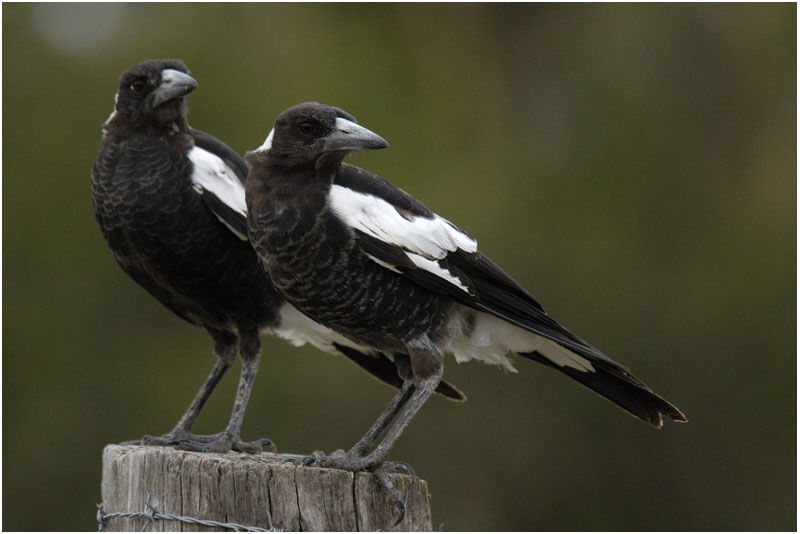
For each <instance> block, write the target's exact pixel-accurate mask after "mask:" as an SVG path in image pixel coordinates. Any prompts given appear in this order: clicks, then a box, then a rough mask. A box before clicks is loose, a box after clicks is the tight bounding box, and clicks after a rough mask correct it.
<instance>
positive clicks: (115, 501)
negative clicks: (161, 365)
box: [101, 445, 432, 532]
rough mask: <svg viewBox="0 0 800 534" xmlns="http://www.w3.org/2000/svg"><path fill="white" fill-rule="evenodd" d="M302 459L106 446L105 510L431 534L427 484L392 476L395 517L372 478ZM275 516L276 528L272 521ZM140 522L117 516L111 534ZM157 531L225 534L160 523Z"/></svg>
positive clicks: (291, 526) (110, 526)
mask: <svg viewBox="0 0 800 534" xmlns="http://www.w3.org/2000/svg"><path fill="white" fill-rule="evenodd" d="M300 458H302V456H299V455H295V454H272V453H266V452H265V453H261V454H258V455H248V454H242V453H236V452H230V453H225V454H216V453H199V452H188V451H179V450H175V449H171V448H167V447H144V446H138V445H107V446H106V448H105V449H104V450H103V475H102V485H101V490H102V499H103V510H104V511H105V512H106V513H112V512H142V511H143V510H144V508H145V503H146V502H147V499H148V497H149V504H150V506H151V507H152V508H153V509H154V510H157V511H158V512H161V513H166V514H174V515H180V516H188V517H194V518H198V519H208V520H213V521H220V522H224V523H238V524H241V525H245V526H252V527H261V528H270V527H271V526H272V527H274V528H276V529H280V530H290V531H331V530H333V531H356V530H359V531H364V530H368V531H375V530H396V531H430V530H432V528H431V513H430V502H429V496H428V485H427V483H426V482H425V481H424V480H419V479H418V480H416V481H415V480H414V479H412V477H410V476H408V475H405V474H392V475H390V476H391V480H392V483H393V484H394V486H395V488H397V490H398V491H399V492H400V494H401V495H402V496H403V500H404V501H405V505H406V514H405V518H404V519H403V521H402V522H401V523H400V524H399V525H397V526H396V527H392V525H393V523H394V522H395V519H396V518H397V507H396V506H395V502H394V499H393V498H392V496H391V495H390V494H389V492H387V491H386V490H385V489H384V488H383V487H382V486H381V485H380V482H379V481H378V480H377V478H376V477H375V476H374V475H372V474H371V473H352V472H349V471H342V470H338V469H325V468H320V467H303V466H298V465H295V464H291V463H287V460H298V459H300ZM267 511H269V514H270V515H271V516H272V525H270V523H269V515H268V514H267ZM143 526H144V520H143V519H141V518H137V519H129V518H113V519H111V520H110V521H109V522H108V524H107V525H106V526H105V530H108V531H138V530H141V529H142V527H143ZM147 530H155V531H181V530H186V531H194V532H197V531H206V532H212V531H224V530H225V529H221V528H214V527H206V526H201V525H192V524H186V523H182V522H180V521H170V520H159V521H155V522H153V523H151V524H150V525H148V526H147Z"/></svg>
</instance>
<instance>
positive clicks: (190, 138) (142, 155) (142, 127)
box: [92, 60, 463, 452]
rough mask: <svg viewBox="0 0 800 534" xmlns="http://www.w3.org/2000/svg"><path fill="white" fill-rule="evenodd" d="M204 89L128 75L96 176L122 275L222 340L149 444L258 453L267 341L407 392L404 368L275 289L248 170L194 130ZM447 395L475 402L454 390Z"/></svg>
mask: <svg viewBox="0 0 800 534" xmlns="http://www.w3.org/2000/svg"><path fill="white" fill-rule="evenodd" d="M196 87H197V82H196V81H195V80H194V78H192V77H191V76H190V75H189V71H188V69H187V68H186V65H184V64H183V62H182V61H180V60H150V61H145V62H143V63H140V64H138V65H135V66H134V67H132V68H130V69H128V70H126V71H125V72H124V73H123V74H122V76H121V78H120V83H119V91H118V93H117V95H116V102H115V106H114V111H113V113H112V114H111V116H110V117H109V118H108V120H107V121H106V123H105V124H104V125H103V137H102V141H101V143H100V148H99V151H98V154H97V159H96V160H95V162H94V166H93V168H92V199H93V202H94V207H95V215H96V218H97V222H98V223H99V225H100V228H101V230H102V232H103V236H104V237H105V239H106V241H107V242H108V245H109V246H110V248H111V250H112V252H113V253H114V257H115V258H116V260H117V262H118V263H119V264H120V266H121V267H122V269H123V270H124V271H125V272H126V273H127V274H128V275H129V276H130V277H131V278H133V280H134V281H136V282H137V283H138V284H139V285H141V286H142V287H143V288H144V289H146V290H147V291H148V292H149V293H150V294H152V295H153V296H154V297H156V299H158V300H159V301H160V302H161V303H162V304H163V305H164V306H166V307H167V308H168V309H170V310H172V311H173V312H174V313H176V314H177V315H179V316H180V317H182V318H183V319H185V320H187V321H189V322H190V323H192V324H194V325H197V326H200V327H202V328H203V329H205V330H206V331H207V332H208V334H209V335H210V336H211V340H212V342H213V349H214V354H216V356H217V358H218V359H217V361H216V363H215V365H214V367H213V369H212V371H211V373H210V375H209V376H208V378H207V379H206V381H205V382H204V383H203V385H202V386H201V388H200V390H199V391H198V393H197V395H196V396H195V398H194V400H193V401H192V403H191V404H190V405H189V408H188V409H187V410H186V412H185V413H184V414H183V416H182V417H181V418H180V420H179V421H178V423H177V424H176V425H175V427H174V428H173V429H172V430H171V431H170V432H168V433H167V434H165V435H163V436H160V437H152V436H145V437H144V438H143V439H142V443H145V444H154V445H175V446H179V447H181V448H186V449H192V450H201V451H227V450H231V449H234V450H239V451H244V452H256V451H260V450H261V446H262V445H264V444H267V443H269V440H266V439H261V440H256V441H253V442H243V441H241V438H240V431H241V425H242V418H243V416H244V412H245V409H246V407H247V401H248V398H249V395H250V391H251V388H252V385H253V380H254V378H255V375H256V372H257V370H258V367H259V361H260V354H261V344H260V340H259V332H260V331H266V332H269V333H273V334H276V335H278V336H280V337H283V338H284V339H287V340H288V341H290V342H291V343H293V344H295V345H301V344H303V343H311V344H312V345H314V346H316V347H318V348H320V349H322V350H325V351H327V352H332V353H340V354H343V355H345V356H346V357H348V358H349V359H350V360H352V361H353V362H355V363H356V364H358V365H359V366H360V367H362V368H363V369H365V370H366V371H368V372H369V373H371V374H372V375H374V376H376V377H377V378H379V379H381V380H383V381H385V382H388V383H389V384H392V385H394V386H397V387H400V386H401V385H402V379H401V378H400V376H399V375H398V373H397V370H396V367H395V365H394V364H393V363H392V362H391V361H390V360H389V359H388V358H387V357H386V356H384V355H383V354H380V353H378V352H377V351H375V350H374V349H372V348H369V347H362V346H359V345H358V344H356V343H354V342H353V341H352V340H350V339H348V338H346V337H344V336H342V335H340V334H337V333H335V332H334V331H332V330H331V329H329V328H327V327H324V326H322V325H320V324H319V323H317V322H314V321H312V320H310V319H309V318H308V317H306V316H305V315H303V314H302V313H300V312H299V311H297V309H296V308H294V307H293V306H291V305H290V304H287V303H286V301H285V300H284V299H283V297H282V296H281V295H280V294H279V293H278V292H277V291H276V290H275V288H274V287H273V286H272V284H271V282H270V281H269V278H268V277H267V275H266V273H265V272H264V270H263V268H262V267H261V264H260V262H259V259H258V257H257V256H256V254H255V251H254V250H253V248H252V246H251V245H250V243H249V241H248V238H247V221H246V206H245V197H244V195H245V190H244V180H245V177H246V176H247V166H246V164H245V162H244V161H243V160H242V159H241V158H240V157H239V156H238V155H237V154H236V152H235V151H234V150H232V149H231V148H230V147H228V146H227V145H225V144H224V143H222V142H221V141H219V140H218V139H216V138H215V137H212V136H211V135H209V134H207V133H204V132H201V131H198V130H195V129H193V128H190V127H189V125H188V123H187V120H186V114H187V103H186V96H187V95H188V94H189V93H190V92H191V91H192V90H194V89H195V88H196ZM237 354H239V355H240V356H241V359H242V369H241V378H240V384H239V387H238V389H237V392H236V397H235V401H234V405H233V410H232V413H231V417H230V420H229V422H228V425H227V427H226V428H225V430H224V431H222V432H220V433H218V434H214V435H196V434H193V433H191V428H192V425H193V423H194V422H195V420H196V418H197V416H198V414H199V413H200V410H201V409H202V407H203V405H204V404H205V402H206V400H207V399H208V398H209V396H210V395H211V393H212V391H213V390H214V388H215V386H216V385H217V383H218V382H219V381H220V380H221V379H222V377H223V375H224V374H225V372H226V370H227V369H228V368H229V367H230V365H231V364H232V363H233V362H234V361H235V359H236V356H237ZM439 392H440V393H442V394H443V395H445V396H446V397H448V398H451V399H454V400H463V395H462V394H461V393H460V392H459V391H458V390H457V389H455V388H454V387H452V386H450V385H449V384H445V383H443V384H442V385H441V387H440V388H439Z"/></svg>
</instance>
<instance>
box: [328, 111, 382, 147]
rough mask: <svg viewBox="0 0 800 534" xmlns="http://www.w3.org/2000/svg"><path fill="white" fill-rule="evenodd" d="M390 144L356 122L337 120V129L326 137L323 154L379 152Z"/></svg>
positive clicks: (339, 118) (338, 118)
mask: <svg viewBox="0 0 800 534" xmlns="http://www.w3.org/2000/svg"><path fill="white" fill-rule="evenodd" d="M388 146H389V143H387V142H386V139H384V138H383V137H381V136H380V135H378V134H376V133H375V132H372V131H370V130H367V129H366V128H364V127H363V126H359V125H358V124H356V123H355V122H352V121H349V120H347V119H343V118H341V117H337V118H336V129H335V130H334V131H333V132H331V133H330V134H328V135H327V136H326V137H325V145H324V147H323V149H322V150H323V152H332V151H336V150H377V149H379V148H387V147H388Z"/></svg>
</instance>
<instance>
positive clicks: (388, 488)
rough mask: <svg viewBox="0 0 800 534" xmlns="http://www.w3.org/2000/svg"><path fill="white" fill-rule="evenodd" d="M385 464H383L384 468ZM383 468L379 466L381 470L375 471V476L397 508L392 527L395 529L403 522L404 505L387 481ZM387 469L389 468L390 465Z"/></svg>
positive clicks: (386, 473)
mask: <svg viewBox="0 0 800 534" xmlns="http://www.w3.org/2000/svg"><path fill="white" fill-rule="evenodd" d="M385 465H386V464H384V466H385ZM384 466H381V469H378V470H376V471H375V475H376V476H377V477H378V480H379V481H380V482H381V485H382V486H383V487H384V489H385V490H386V491H388V492H389V493H390V494H391V495H392V497H394V504H395V506H397V519H396V520H395V522H394V525H392V528H394V527H396V526H397V525H399V524H400V523H402V522H403V519H405V517H406V504H405V503H404V502H403V497H401V496H400V492H399V491H397V488H395V487H394V484H392V481H391V480H390V479H389V473H388V471H386V469H383V467H384ZM388 467H390V468H391V465H389V466H388Z"/></svg>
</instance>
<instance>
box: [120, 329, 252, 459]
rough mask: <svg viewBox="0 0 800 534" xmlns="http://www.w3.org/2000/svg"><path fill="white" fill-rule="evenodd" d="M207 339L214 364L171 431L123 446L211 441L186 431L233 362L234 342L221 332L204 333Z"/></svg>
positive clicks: (235, 343) (208, 438)
mask: <svg viewBox="0 0 800 534" xmlns="http://www.w3.org/2000/svg"><path fill="white" fill-rule="evenodd" d="M208 333H209V334H210V335H211V340H212V341H213V343H214V354H216V356H217V362H216V363H215V364H214V368H213V369H211V373H210V374H209V375H208V377H207V378H206V380H205V382H203V385H202V386H200V389H199V390H198V392H197V394H196V395H195V397H194V399H193V400H192V402H191V404H189V407H188V408H187V409H186V412H185V413H184V414H183V415H182V416H181V418H180V419H179V420H178V423H177V424H176V425H175V427H174V428H173V429H172V430H170V431H169V432H167V433H166V434H164V435H163V436H144V437H142V439H141V440H136V441H128V442H125V444H131V445H139V444H141V445H161V446H163V445H177V444H179V443H186V442H199V443H203V442H209V441H212V440H213V439H214V436H201V435H196V434H192V433H191V432H190V431H191V429H192V425H194V422H195V421H196V420H197V416H198V415H200V410H202V409H203V406H204V405H205V403H206V401H207V400H208V398H209V397H210V396H211V393H212V392H213V391H214V389H215V388H216V387H217V384H219V382H220V380H222V377H223V376H224V375H225V372H226V371H227V370H228V368H229V367H230V366H231V365H232V364H233V361H234V360H235V359H236V348H237V338H236V336H235V335H233V334H231V333H229V332H223V331H221V330H212V329H208Z"/></svg>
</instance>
